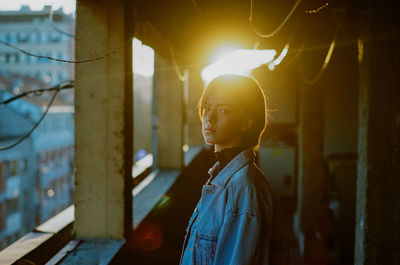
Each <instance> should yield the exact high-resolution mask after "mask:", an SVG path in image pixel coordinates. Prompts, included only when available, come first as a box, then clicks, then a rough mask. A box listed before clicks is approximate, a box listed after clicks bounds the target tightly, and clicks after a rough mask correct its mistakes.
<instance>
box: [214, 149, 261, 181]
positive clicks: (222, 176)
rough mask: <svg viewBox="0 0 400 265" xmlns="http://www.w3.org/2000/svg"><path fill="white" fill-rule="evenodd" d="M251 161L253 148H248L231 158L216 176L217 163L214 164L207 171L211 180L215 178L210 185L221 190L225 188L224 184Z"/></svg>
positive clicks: (252, 159)
mask: <svg viewBox="0 0 400 265" xmlns="http://www.w3.org/2000/svg"><path fill="white" fill-rule="evenodd" d="M253 161H254V151H253V148H249V149H246V150H244V151H243V152H241V153H239V154H238V155H237V156H236V157H235V158H233V159H232V160H231V161H230V162H229V163H228V164H227V165H226V166H225V167H224V168H223V169H222V170H221V171H220V172H219V173H218V174H217V175H216V176H215V174H216V173H217V172H218V167H219V162H217V163H215V164H214V166H213V167H212V168H211V169H210V170H209V171H208V174H209V175H210V176H211V178H213V177H214V176H215V178H214V179H213V180H212V181H211V184H214V185H216V186H218V187H221V188H223V187H225V186H226V183H227V182H228V181H229V179H230V178H231V176H232V175H233V174H235V173H236V172H237V171H239V169H241V168H242V167H244V166H245V165H247V164H250V163H251V162H253Z"/></svg>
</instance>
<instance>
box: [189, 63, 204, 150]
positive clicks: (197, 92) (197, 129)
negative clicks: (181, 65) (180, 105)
mask: <svg viewBox="0 0 400 265" xmlns="http://www.w3.org/2000/svg"><path fill="white" fill-rule="evenodd" d="M200 71H201V69H197V68H195V69H193V70H192V71H190V74H189V88H188V103H187V108H186V113H187V115H186V117H187V120H186V123H187V126H188V130H187V139H188V144H189V146H203V145H204V140H203V134H202V133H201V122H200V118H199V113H198V111H197V104H198V102H199V99H200V96H201V94H202V93H203V90H204V84H203V80H202V79H201V75H200Z"/></svg>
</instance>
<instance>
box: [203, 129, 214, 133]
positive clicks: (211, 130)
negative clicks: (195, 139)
mask: <svg viewBox="0 0 400 265" xmlns="http://www.w3.org/2000/svg"><path fill="white" fill-rule="evenodd" d="M204 131H205V132H207V133H214V132H215V130H214V129H211V128H205V129H204Z"/></svg>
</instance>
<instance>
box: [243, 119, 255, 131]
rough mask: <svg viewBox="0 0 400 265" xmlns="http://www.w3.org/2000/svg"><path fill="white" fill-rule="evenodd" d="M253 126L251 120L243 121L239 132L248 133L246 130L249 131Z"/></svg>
mask: <svg viewBox="0 0 400 265" xmlns="http://www.w3.org/2000/svg"><path fill="white" fill-rule="evenodd" d="M252 126H253V120H247V119H246V120H244V121H243V122H242V128H241V130H242V132H245V131H248V130H250V128H251V127H252Z"/></svg>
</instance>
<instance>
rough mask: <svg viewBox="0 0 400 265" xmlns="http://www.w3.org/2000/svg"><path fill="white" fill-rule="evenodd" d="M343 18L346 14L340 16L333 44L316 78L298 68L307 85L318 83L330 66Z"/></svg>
mask: <svg viewBox="0 0 400 265" xmlns="http://www.w3.org/2000/svg"><path fill="white" fill-rule="evenodd" d="M343 19H344V14H343V16H342V17H341V18H340V20H339V22H338V25H337V29H336V33H335V36H334V38H333V40H332V42H331V44H330V45H329V49H328V52H327V53H326V56H325V60H324V63H323V64H322V66H321V68H320V69H319V71H318V73H317V74H316V76H315V77H314V78H312V79H308V78H306V77H305V75H304V72H303V71H301V70H298V71H299V73H300V78H301V79H302V80H303V82H304V83H306V84H307V85H314V84H316V83H317V82H318V81H319V80H320V79H321V77H322V74H323V73H324V72H325V70H326V68H327V67H328V64H329V62H330V60H331V57H332V53H333V50H334V49H335V44H336V39H337V37H338V35H339V31H340V29H341V26H342V22H343Z"/></svg>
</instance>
